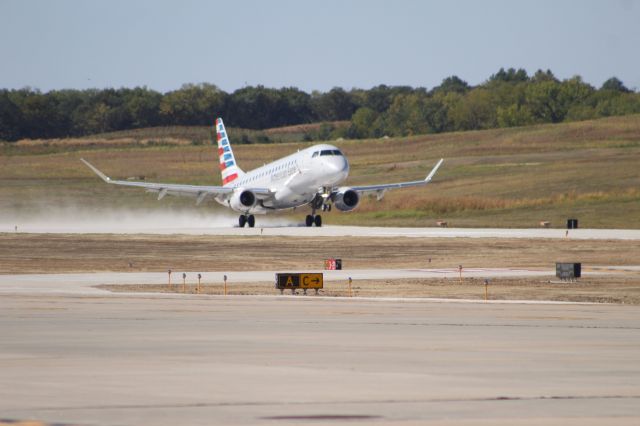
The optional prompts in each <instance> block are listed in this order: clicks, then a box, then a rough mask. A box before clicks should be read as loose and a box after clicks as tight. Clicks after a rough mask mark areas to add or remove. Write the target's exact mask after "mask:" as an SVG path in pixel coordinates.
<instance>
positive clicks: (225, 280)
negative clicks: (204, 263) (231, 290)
mask: <svg viewBox="0 0 640 426" xmlns="http://www.w3.org/2000/svg"><path fill="white" fill-rule="evenodd" d="M223 279H224V295H225V296H226V295H227V276H226V275H225V276H224V277H223Z"/></svg>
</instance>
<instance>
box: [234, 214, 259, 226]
mask: <svg viewBox="0 0 640 426" xmlns="http://www.w3.org/2000/svg"><path fill="white" fill-rule="evenodd" d="M245 224H248V225H249V228H253V227H254V226H256V218H255V217H254V216H253V215H252V214H250V215H244V214H241V215H240V216H239V217H238V225H239V226H240V228H244V225H245Z"/></svg>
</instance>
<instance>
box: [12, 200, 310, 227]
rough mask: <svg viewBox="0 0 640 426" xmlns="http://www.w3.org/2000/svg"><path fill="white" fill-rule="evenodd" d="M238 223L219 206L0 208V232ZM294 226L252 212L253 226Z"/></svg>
mask: <svg viewBox="0 0 640 426" xmlns="http://www.w3.org/2000/svg"><path fill="white" fill-rule="evenodd" d="M237 226H238V216H237V215H236V214H235V213H234V212H231V211H228V210H223V209H206V210H205V209H157V210H155V209H131V208H124V207H123V208H119V207H110V208H87V207H77V206H64V207H52V206H45V207H41V208H38V209H35V210H32V209H30V212H29V213H24V212H20V211H4V212H0V232H28V233H70V234H73V233H78V234H88V233H96V234H102V233H104V234H144V233H148V234H178V233H185V234H194V233H195V234H200V233H201V234H206V233H207V230H212V229H215V228H233V227H237ZM292 226H298V223H297V221H296V220H295V219H293V218H290V217H286V216H266V215H256V227H257V228H260V227H263V228H273V227H292Z"/></svg>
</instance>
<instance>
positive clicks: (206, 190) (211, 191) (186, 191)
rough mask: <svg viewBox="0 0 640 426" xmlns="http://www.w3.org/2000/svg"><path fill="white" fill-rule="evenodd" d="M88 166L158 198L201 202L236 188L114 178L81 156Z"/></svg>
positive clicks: (261, 191)
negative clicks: (173, 197)
mask: <svg viewBox="0 0 640 426" xmlns="http://www.w3.org/2000/svg"><path fill="white" fill-rule="evenodd" d="M80 161H82V162H83V163H84V164H85V165H86V166H87V167H89V168H90V169H91V170H92V171H93V172H94V173H95V174H97V175H98V176H99V177H100V178H101V179H102V180H103V181H105V182H106V183H110V184H113V185H122V186H133V187H136V188H144V189H146V190H147V191H148V192H157V193H158V200H160V199H162V198H163V197H164V196H165V195H181V196H188V197H195V198H196V199H197V201H196V203H197V204H200V203H201V202H202V201H204V200H205V199H206V198H208V197H216V196H218V195H229V194H232V193H233V191H234V189H233V188H230V187H223V186H204V185H181V184H175V183H152V182H136V181H128V180H113V179H111V178H110V177H109V176H107V175H105V174H104V173H102V172H101V171H100V170H98V169H97V168H95V167H94V166H93V165H92V164H91V163H89V162H88V161H87V160H85V159H84V158H81V159H80ZM250 189H251V192H253V193H254V194H256V196H258V198H264V197H268V196H271V195H272V193H271V192H270V191H269V190H268V189H266V188H250Z"/></svg>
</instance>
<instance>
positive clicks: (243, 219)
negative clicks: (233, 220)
mask: <svg viewBox="0 0 640 426" xmlns="http://www.w3.org/2000/svg"><path fill="white" fill-rule="evenodd" d="M245 223H247V217H246V216H245V215H243V214H241V215H240V217H239V218H238V225H239V226H240V228H244V224H245Z"/></svg>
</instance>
